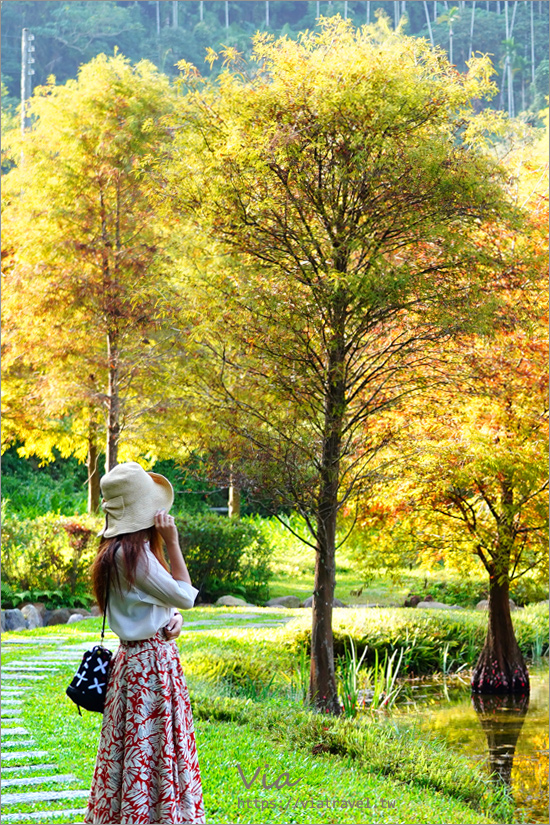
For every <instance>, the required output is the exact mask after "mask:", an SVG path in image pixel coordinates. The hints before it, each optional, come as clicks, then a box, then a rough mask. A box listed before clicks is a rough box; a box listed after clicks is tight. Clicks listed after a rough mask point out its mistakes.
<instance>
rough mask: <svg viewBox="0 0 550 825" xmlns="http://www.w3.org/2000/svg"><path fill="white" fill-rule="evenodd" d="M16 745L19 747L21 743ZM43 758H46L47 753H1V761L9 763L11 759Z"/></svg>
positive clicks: (23, 766)
mask: <svg viewBox="0 0 550 825" xmlns="http://www.w3.org/2000/svg"><path fill="white" fill-rule="evenodd" d="M17 744H18V745H21V744H22V743H21V742H18V743H17ZM4 747H5V745H4ZM43 756H48V751H14V752H13V753H3V754H2V760H4V759H6V760H7V759H9V760H10V761H11V760H12V759H20V760H22V759H35V758H38V757H39V758H42V757H43ZM20 767H22V768H25V767H27V766H26V765H21V766H20Z"/></svg>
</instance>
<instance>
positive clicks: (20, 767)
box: [2, 763, 56, 774]
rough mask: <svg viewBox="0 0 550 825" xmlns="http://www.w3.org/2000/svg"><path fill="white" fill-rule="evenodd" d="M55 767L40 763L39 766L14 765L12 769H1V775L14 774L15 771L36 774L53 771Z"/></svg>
mask: <svg viewBox="0 0 550 825" xmlns="http://www.w3.org/2000/svg"><path fill="white" fill-rule="evenodd" d="M55 767H56V766H55V765H54V764H53V763H51V764H45V763H42V764H41V765H14V767H12V768H2V774H5V773H8V774H9V773H16V772H17V771H31V773H32V772H34V773H36V771H53V770H54V768H55Z"/></svg>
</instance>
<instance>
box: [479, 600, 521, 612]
mask: <svg viewBox="0 0 550 825" xmlns="http://www.w3.org/2000/svg"><path fill="white" fill-rule="evenodd" d="M517 609H518V606H517V604H516V603H515V602H514V601H513V599H510V610H517ZM476 610H489V599H481V601H480V602H478V603H477V604H476Z"/></svg>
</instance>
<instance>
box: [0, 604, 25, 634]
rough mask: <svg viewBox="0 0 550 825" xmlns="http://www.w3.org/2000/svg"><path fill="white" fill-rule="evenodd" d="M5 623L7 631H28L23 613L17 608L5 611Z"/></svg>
mask: <svg viewBox="0 0 550 825" xmlns="http://www.w3.org/2000/svg"><path fill="white" fill-rule="evenodd" d="M3 613H4V623H5V629H6V630H26V629H27V622H26V621H25V617H24V616H23V614H22V612H21V611H20V610H19V609H18V608H15V609H14V610H4V611H3Z"/></svg>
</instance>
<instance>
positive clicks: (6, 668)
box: [2, 662, 57, 678]
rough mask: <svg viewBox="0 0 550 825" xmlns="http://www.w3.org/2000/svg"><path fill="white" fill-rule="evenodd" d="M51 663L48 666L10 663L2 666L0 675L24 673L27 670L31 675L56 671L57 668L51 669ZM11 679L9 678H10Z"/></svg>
mask: <svg viewBox="0 0 550 825" xmlns="http://www.w3.org/2000/svg"><path fill="white" fill-rule="evenodd" d="M52 664H53V662H52V663H48V664H39V663H38V662H37V663H36V664H33V663H31V664H29V663H28V662H21V663H19V662H10V663H9V665H2V673H11V672H12V671H14V672H15V673H21V672H25V671H27V670H29V671H31V673H41V672H43V671H44V672H45V671H48V672H53V671H55V670H57V668H55V667H52ZM10 678H11V677H10Z"/></svg>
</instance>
